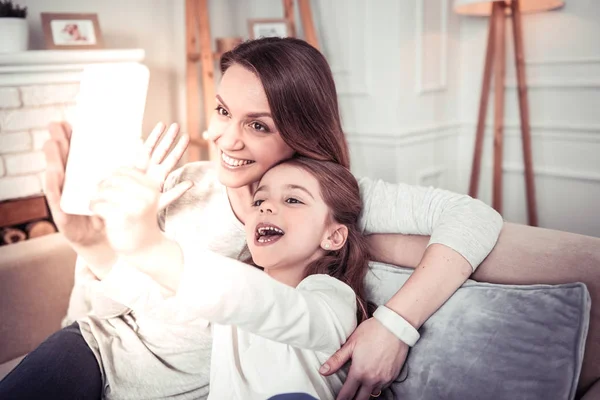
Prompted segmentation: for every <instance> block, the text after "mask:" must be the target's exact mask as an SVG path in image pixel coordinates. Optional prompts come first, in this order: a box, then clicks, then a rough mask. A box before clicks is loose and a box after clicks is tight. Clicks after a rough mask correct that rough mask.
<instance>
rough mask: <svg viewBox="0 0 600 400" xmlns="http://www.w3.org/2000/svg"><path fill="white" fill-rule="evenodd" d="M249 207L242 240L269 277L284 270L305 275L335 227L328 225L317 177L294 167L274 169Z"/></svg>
mask: <svg viewBox="0 0 600 400" xmlns="http://www.w3.org/2000/svg"><path fill="white" fill-rule="evenodd" d="M253 207H254V208H253V211H252V212H251V213H250V215H249V216H248V220H247V222H246V240H247V242H248V247H249V249H250V253H252V259H253V260H254V262H255V263H256V265H259V266H261V267H263V268H264V269H265V271H267V272H269V273H270V275H273V272H274V270H279V272H282V270H284V269H289V268H294V269H298V268H300V270H301V271H304V269H305V267H306V266H307V265H308V264H309V263H310V262H312V261H314V260H315V259H317V258H319V257H321V256H322V255H323V254H324V250H322V248H321V245H322V244H323V242H324V241H326V240H328V238H329V237H330V236H331V233H332V231H335V230H336V229H337V225H339V224H337V223H334V222H331V219H330V217H329V208H328V207H327V205H326V204H325V202H324V200H323V198H322V197H321V191H320V188H319V182H318V181H317V179H316V178H315V177H314V176H312V175H311V174H310V173H308V172H307V171H305V170H304V169H302V168H299V167H297V166H294V165H289V164H281V165H278V166H276V167H274V168H273V169H271V170H269V171H268V172H267V173H266V174H265V176H263V178H262V179H261V180H260V183H259V185H258V188H257V190H256V192H255V194H254V199H253Z"/></svg>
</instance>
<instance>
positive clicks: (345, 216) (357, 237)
mask: <svg viewBox="0 0 600 400" xmlns="http://www.w3.org/2000/svg"><path fill="white" fill-rule="evenodd" d="M281 164H286V165H293V166H296V167H298V168H301V169H303V170H305V171H307V172H308V173H309V174H311V175H312V176H314V177H315V178H316V179H317V181H318V182H319V189H320V192H321V197H322V198H323V200H324V201H325V204H326V205H327V207H328V208H329V212H330V218H331V220H333V221H335V222H337V223H339V224H343V225H345V226H346V227H347V228H348V237H347V239H346V243H345V244H344V246H343V247H342V248H341V249H339V250H333V251H328V252H327V253H326V254H325V255H324V256H323V257H321V258H319V259H317V260H315V261H313V262H312V263H311V264H309V265H308V266H307V267H306V276H309V275H313V274H327V275H330V276H332V277H334V278H337V279H339V280H340V281H342V282H344V283H346V284H347V285H348V286H350V287H351V288H352V290H354V293H356V301H357V306H358V307H357V319H358V323H361V322H362V321H364V320H366V319H368V318H370V317H371V315H372V314H373V311H374V309H375V306H374V305H373V304H371V303H368V302H367V299H366V289H365V286H364V280H365V276H366V274H367V271H368V268H369V258H370V257H369V250H368V246H367V243H366V241H365V238H364V236H363V235H362V234H361V233H360V231H359V229H358V219H359V217H360V213H361V211H362V199H361V198H360V190H359V186H358V182H357V181H356V178H355V177H354V175H352V173H351V172H350V171H349V170H348V169H347V168H345V167H343V166H341V165H339V164H337V163H334V162H330V161H316V160H313V159H311V158H307V157H294V158H291V159H289V160H286V161H283V162H282V163H281ZM246 262H248V263H250V264H252V265H255V264H253V263H252V260H251V259H249V260H246ZM255 266H256V265H255Z"/></svg>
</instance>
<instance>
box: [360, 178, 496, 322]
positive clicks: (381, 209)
mask: <svg viewBox="0 0 600 400" xmlns="http://www.w3.org/2000/svg"><path fill="white" fill-rule="evenodd" d="M360 184H361V193H362V195H363V201H364V212H363V216H362V218H361V227H362V228H363V230H364V231H365V232H367V233H404V234H418V235H431V237H430V238H429V242H428V244H427V245H426V246H427V247H425V249H426V250H425V251H424V253H423V257H422V258H421V259H419V260H417V259H418V255H419V253H421V251H420V250H421V249H423V244H424V241H425V239H426V238H425V237H422V236H416V237H415V236H396V235H394V236H386V235H383V236H380V235H376V237H375V238H371V239H370V244H371V247H372V249H373V250H374V253H375V254H376V255H378V256H379V257H378V258H379V259H380V260H381V261H386V262H391V263H393V264H402V265H404V264H409V265H406V266H416V270H415V272H414V273H413V274H412V276H411V277H410V278H409V280H408V281H407V282H406V284H405V285H404V286H403V287H402V288H401V289H400V290H399V291H398V292H397V293H396V294H395V295H394V296H393V297H392V298H391V299H390V300H389V301H388V303H387V306H388V307H389V308H391V309H392V310H394V311H396V312H397V313H398V314H399V315H401V316H402V317H404V318H405V319H406V320H407V321H408V322H410V323H411V324H412V325H413V326H415V327H416V328H419V327H420V326H421V325H422V324H423V323H424V322H425V321H426V320H427V319H428V318H429V317H430V316H431V315H432V314H433V313H434V312H435V311H436V310H437V309H438V308H439V307H440V306H441V305H442V304H443V303H444V302H445V301H446V300H447V299H448V298H449V297H450V296H451V295H452V294H453V293H454V292H455V291H456V290H457V289H458V288H459V287H460V286H461V285H462V284H463V283H464V282H465V281H466V280H467V279H468V277H469V275H470V274H471V273H472V272H473V271H474V270H475V268H477V266H478V265H479V264H480V263H481V261H482V260H483V259H484V258H485V257H486V256H487V255H488V254H489V252H490V251H491V250H492V249H493V247H494V245H495V244H496V241H497V240H498V236H499V235H500V230H501V228H502V224H503V222H502V218H501V217H500V215H499V214H498V213H497V212H496V211H495V210H493V209H492V208H491V207H489V206H487V205H485V204H484V203H483V202H481V201H479V200H475V199H472V198H471V197H469V196H465V195H460V194H456V193H452V192H448V191H445V190H440V189H433V188H423V187H416V186H410V185H405V184H396V185H394V184H389V183H385V182H382V181H371V180H368V179H362V180H361V182H360ZM403 242H404V243H403ZM415 262H417V263H416V265H415Z"/></svg>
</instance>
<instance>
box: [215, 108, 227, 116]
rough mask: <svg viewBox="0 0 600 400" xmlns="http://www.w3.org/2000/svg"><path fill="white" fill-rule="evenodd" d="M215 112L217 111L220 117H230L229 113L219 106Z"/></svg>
mask: <svg viewBox="0 0 600 400" xmlns="http://www.w3.org/2000/svg"><path fill="white" fill-rule="evenodd" d="M215 110H217V114H219V115H223V116H225V117H227V116H229V112H228V111H227V110H226V109H224V108H223V106H221V105H218V106H217V108H215Z"/></svg>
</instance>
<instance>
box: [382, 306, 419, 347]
mask: <svg viewBox="0 0 600 400" xmlns="http://www.w3.org/2000/svg"><path fill="white" fill-rule="evenodd" d="M373 317H374V318H375V319H376V320H377V321H379V322H381V325H383V326H385V327H386V328H387V330H389V331H390V332H392V333H393V334H394V335H395V336H396V337H397V338H398V339H400V340H401V341H403V342H404V343H406V344H407V345H409V346H410V347H413V346H414V345H415V344H416V343H417V340H419V338H420V337H421V335H419V331H417V330H416V329H415V327H414V326H412V325H411V324H409V323H408V321H407V320H405V319H404V318H402V316H401V315H399V314H398V313H396V312H394V311H392V310H390V309H389V308H387V307H386V306H379V307H377V310H375V312H374V313H373Z"/></svg>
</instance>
